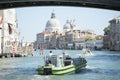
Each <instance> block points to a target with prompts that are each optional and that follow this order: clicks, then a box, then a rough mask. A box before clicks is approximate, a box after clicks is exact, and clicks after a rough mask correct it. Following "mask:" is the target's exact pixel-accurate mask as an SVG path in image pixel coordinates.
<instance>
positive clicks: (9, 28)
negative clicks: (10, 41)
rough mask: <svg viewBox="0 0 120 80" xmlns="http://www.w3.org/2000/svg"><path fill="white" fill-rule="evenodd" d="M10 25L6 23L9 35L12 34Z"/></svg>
mask: <svg viewBox="0 0 120 80" xmlns="http://www.w3.org/2000/svg"><path fill="white" fill-rule="evenodd" d="M11 27H12V24H10V23H8V32H9V34H12V28H11Z"/></svg>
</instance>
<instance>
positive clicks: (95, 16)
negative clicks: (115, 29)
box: [16, 6, 120, 42]
mask: <svg viewBox="0 0 120 80" xmlns="http://www.w3.org/2000/svg"><path fill="white" fill-rule="evenodd" d="M53 10H54V12H55V14H56V18H57V19H58V20H59V22H60V24H61V29H62V28H63V26H64V24H65V23H66V20H72V19H75V20H76V28H77V29H80V30H88V29H90V30H94V31H95V33H96V34H101V35H103V34H104V33H103V29H104V28H105V27H106V26H108V25H109V20H111V19H113V18H114V17H117V16H119V15H120V11H113V10H105V9H96V8H85V7H60V6H48V7H47V6H46V7H23V8H16V12H17V19H18V27H19V30H20V39H22V37H23V36H24V39H25V40H26V41H28V42H31V41H35V40H36V34H37V33H40V32H42V31H44V29H45V26H46V23H47V21H48V20H49V19H50V17H51V12H52V11H53Z"/></svg>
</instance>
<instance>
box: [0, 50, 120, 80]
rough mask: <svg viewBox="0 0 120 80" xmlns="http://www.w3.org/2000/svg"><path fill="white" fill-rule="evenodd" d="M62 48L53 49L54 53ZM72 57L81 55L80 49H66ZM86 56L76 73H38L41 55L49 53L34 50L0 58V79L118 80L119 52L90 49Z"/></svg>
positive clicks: (41, 59) (119, 68)
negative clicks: (83, 65) (89, 54)
mask: <svg viewBox="0 0 120 80" xmlns="http://www.w3.org/2000/svg"><path fill="white" fill-rule="evenodd" d="M61 52H62V50H53V53H54V54H59V53H61ZM67 52H68V53H69V54H70V55H71V56H72V57H76V56H78V55H81V54H82V52H81V51H80V50H68V51H67ZM92 52H93V54H94V55H93V56H86V57H85V58H86V59H87V66H86V68H85V69H83V70H81V71H80V72H79V73H77V74H71V75H47V76H45V75H38V73H37V71H36V69H37V67H38V65H44V63H43V62H44V60H43V56H44V55H46V54H48V53H49V50H45V51H44V55H40V53H39V51H36V52H34V56H31V55H29V56H28V57H21V58H4V59H0V80H120V52H110V51H92Z"/></svg>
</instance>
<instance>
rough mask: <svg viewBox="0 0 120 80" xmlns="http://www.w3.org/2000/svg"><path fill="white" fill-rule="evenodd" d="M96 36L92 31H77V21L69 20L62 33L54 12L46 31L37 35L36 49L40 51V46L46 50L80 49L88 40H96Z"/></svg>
mask: <svg viewBox="0 0 120 80" xmlns="http://www.w3.org/2000/svg"><path fill="white" fill-rule="evenodd" d="M95 36H96V35H95V33H94V31H92V30H84V31H81V30H79V29H76V24H75V20H67V21H66V23H65V24H64V26H63V32H62V30H61V28H60V22H59V20H57V19H56V16H55V13H54V12H52V13H51V19H50V20H48V22H47V23H46V27H45V31H44V32H41V33H38V34H37V35H36V43H37V44H36V49H39V47H40V45H44V48H45V49H79V48H81V46H82V45H83V43H85V39H86V38H89V37H90V38H95Z"/></svg>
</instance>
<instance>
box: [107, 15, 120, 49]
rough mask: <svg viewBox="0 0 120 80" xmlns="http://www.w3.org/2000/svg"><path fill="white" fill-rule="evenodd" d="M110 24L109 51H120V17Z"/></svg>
mask: <svg viewBox="0 0 120 80" xmlns="http://www.w3.org/2000/svg"><path fill="white" fill-rule="evenodd" d="M109 23H110V25H109V26H110V33H109V44H110V46H109V49H110V50H115V51H118V50H120V16H118V17H116V18H113V19H112V20H110V21H109Z"/></svg>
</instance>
